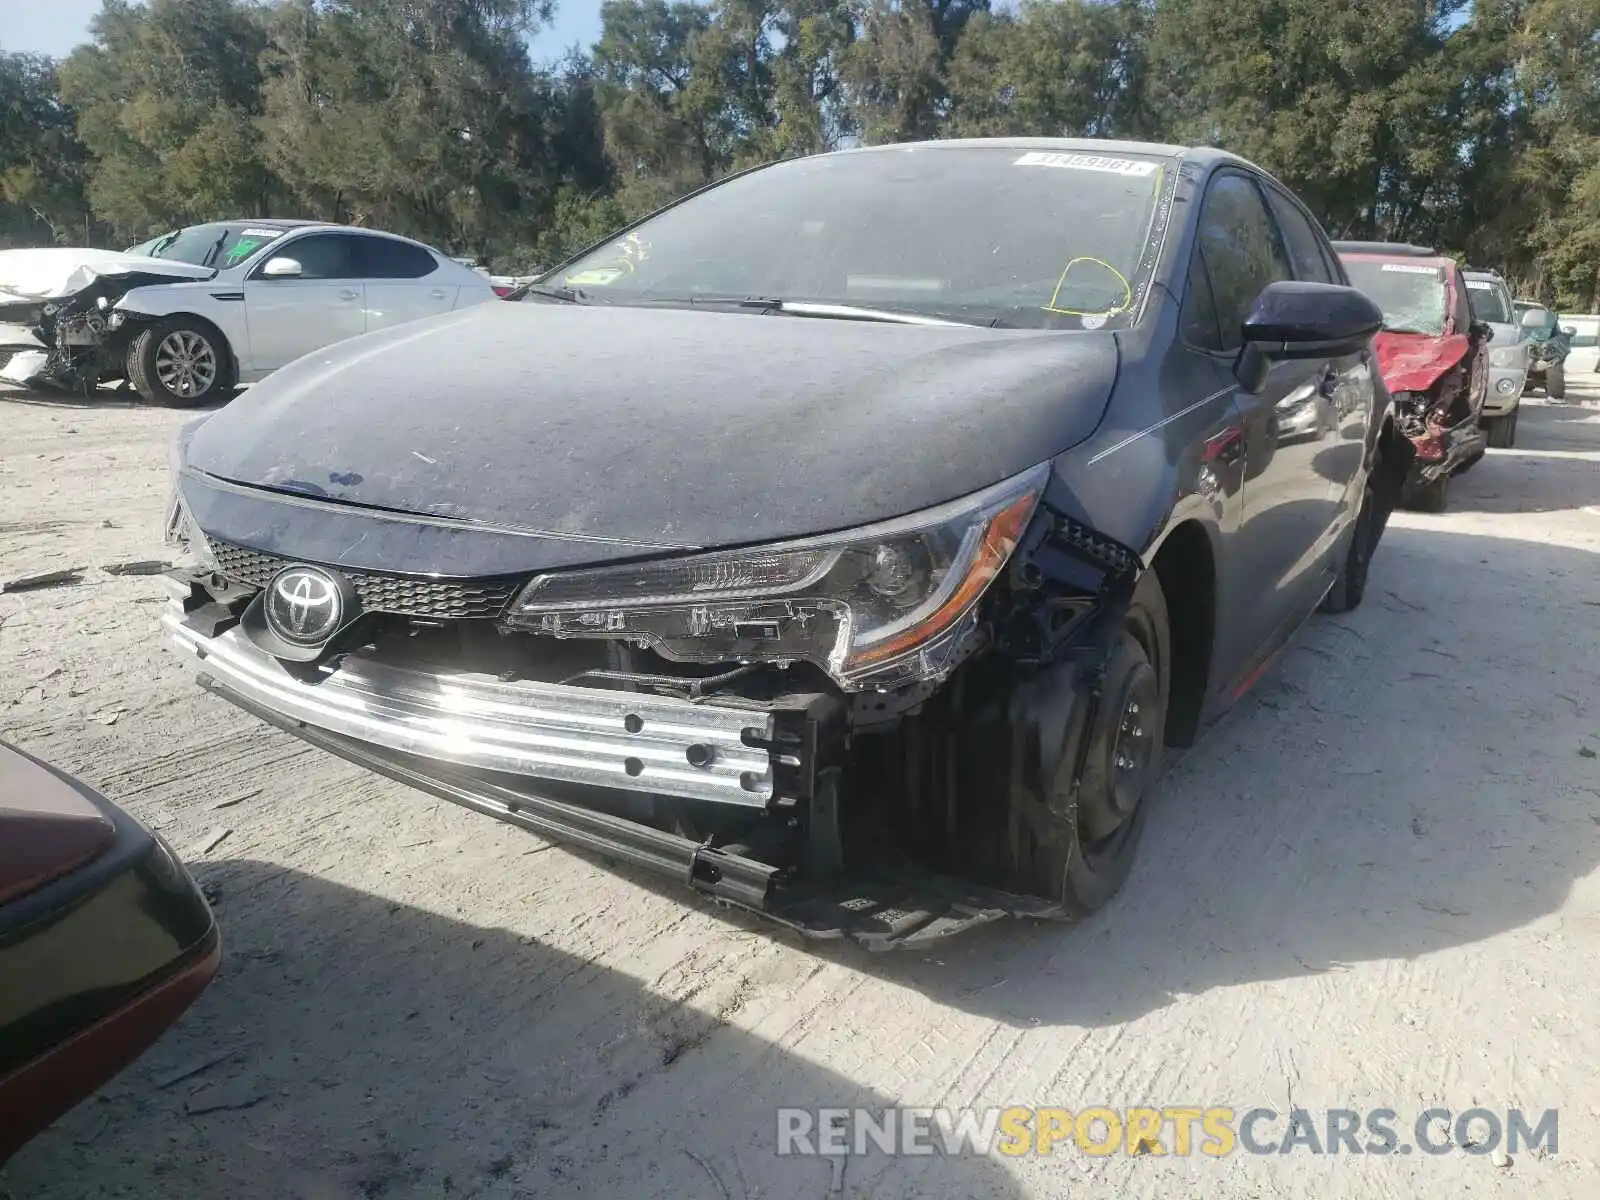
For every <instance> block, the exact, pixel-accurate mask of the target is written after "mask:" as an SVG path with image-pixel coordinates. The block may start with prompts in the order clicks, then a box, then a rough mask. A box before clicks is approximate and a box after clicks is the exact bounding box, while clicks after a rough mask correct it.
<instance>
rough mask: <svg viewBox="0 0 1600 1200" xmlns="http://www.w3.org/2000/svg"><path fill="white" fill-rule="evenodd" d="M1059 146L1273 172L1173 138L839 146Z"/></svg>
mask: <svg viewBox="0 0 1600 1200" xmlns="http://www.w3.org/2000/svg"><path fill="white" fill-rule="evenodd" d="M913 148H915V149H918V150H921V149H933V150H974V149H977V150H982V149H1013V150H1055V151H1061V152H1065V153H1069V154H1146V155H1150V156H1151V157H1155V158H1176V159H1181V160H1183V161H1184V162H1191V163H1194V164H1196V165H1197V166H1202V167H1209V166H1213V165H1217V164H1221V163H1231V164H1234V165H1236V166H1243V167H1249V168H1250V169H1251V170H1253V171H1258V172H1260V173H1261V174H1263V175H1270V174H1271V172H1269V171H1267V170H1266V169H1265V168H1263V167H1259V166H1257V165H1256V164H1255V163H1252V162H1250V161H1249V160H1248V159H1244V158H1240V157H1239V156H1238V155H1237V154H1230V153H1229V152H1228V151H1226V150H1219V149H1217V148H1216V147H1215V146H1180V145H1177V144H1175V143H1172V142H1134V141H1123V140H1120V139H1116V138H1066V137H986V138H938V139H936V140H932V141H921V142H891V143H888V144H886V145H881V146H857V147H854V148H852V149H849V150H839V151H835V152H834V153H837V154H876V153H881V152H883V151H886V150H901V151H903V150H909V149H913Z"/></svg>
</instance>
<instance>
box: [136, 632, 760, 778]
mask: <svg viewBox="0 0 1600 1200" xmlns="http://www.w3.org/2000/svg"><path fill="white" fill-rule="evenodd" d="M161 623H162V626H163V627H164V628H165V630H166V632H167V634H168V636H169V637H170V638H171V640H172V642H173V644H174V645H175V646H176V647H177V648H178V649H179V650H180V651H182V652H183V653H184V655H185V657H186V658H188V659H190V660H191V661H194V662H195V664H196V666H197V669H199V670H202V671H204V672H205V673H206V674H208V675H210V676H212V677H213V678H215V679H217V680H218V681H220V682H222V683H224V684H226V685H227V687H228V689H229V691H231V692H235V693H237V694H239V695H241V696H243V697H245V698H247V699H250V700H252V701H254V702H255V703H256V704H257V705H258V706H260V707H261V708H264V709H266V710H270V711H272V712H277V713H281V714H283V715H284V716H285V717H288V718H289V719H291V720H295V721H303V722H305V723H306V724H308V725H314V726H317V727H319V728H321V729H326V730H328V731H329V732H332V733H339V734H344V735H347V736H349V737H352V738H356V739H358V740H360V741H363V742H369V743H372V744H374V745H377V746H382V747H384V748H385V749H388V750H396V751H400V752H401V753H405V754H415V755H419V756H421V757H424V758H430V759H438V760H441V761H444V762H449V763H455V764H457V765H460V766H464V767H476V768H480V769H482V770H487V771H503V772H506V773H508V774H512V775H524V776H531V777H533V778H536V779H550V780H557V781H560V782H563V783H575V784H584V785H588V786H591V787H605V788H617V789H621V790H623V791H634V792H650V793H654V794H657V795H663V796H676V797H680V798H683V799H690V800H710V801H716V802H720V803H723V804H734V805H740V806H743V807H747V808H755V809H761V808H765V807H766V806H767V803H768V802H769V801H770V800H771V799H772V798H773V794H774V770H773V752H772V751H771V750H770V749H769V747H770V746H772V745H773V737H774V732H775V727H776V719H775V718H774V716H773V714H772V713H770V712H765V711H761V710H756V709H749V710H747V709H740V708H733V707H730V706H727V705H717V704H707V703H693V702H691V701H688V700H680V699H677V698H674V697H669V696H657V695H652V694H648V693H641V692H625V691H617V690H613V689H609V688H597V687H580V686H572V685H564V684H555V683H536V682H531V681H522V680H518V681H515V682H507V681H504V680H500V679H496V678H494V677H493V676H490V675H482V674H469V673H450V672H439V673H434V672H430V671H424V670H416V669H413V668H409V667H401V666H395V665H392V664H390V663H386V662H379V661H376V660H375V659H374V658H372V657H370V656H366V655H363V654H360V653H350V654H346V655H345V656H344V657H343V659H342V660H341V661H340V662H339V665H338V667H337V669H334V670H326V669H323V670H321V671H320V673H319V674H318V675H317V676H314V677H312V678H307V677H306V676H305V675H303V674H299V673H291V672H290V671H289V670H287V669H286V668H285V667H284V665H283V664H282V663H280V662H279V661H278V660H277V659H275V658H273V657H272V656H271V655H269V654H267V653H266V652H265V651H263V650H260V649H258V648H257V647H256V646H255V644H254V643H253V642H251V641H250V640H249V638H247V637H246V636H245V635H244V633H243V632H242V630H240V629H239V628H238V627H234V628H232V629H229V630H227V631H226V632H224V633H221V634H218V635H216V636H214V637H212V636H207V635H206V634H205V633H203V632H201V631H200V630H198V629H196V628H193V627H191V626H190V625H189V624H188V623H187V622H186V621H185V615H184V612H183V609H182V605H181V603H172V604H169V605H168V607H167V611H166V612H165V613H164V614H163V616H162V618H161Z"/></svg>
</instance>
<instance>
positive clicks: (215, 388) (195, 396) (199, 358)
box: [127, 317, 233, 408]
mask: <svg viewBox="0 0 1600 1200" xmlns="http://www.w3.org/2000/svg"><path fill="white" fill-rule="evenodd" d="M232 367H233V359H232V356H231V355H230V354H229V352H228V347H227V343H225V342H224V341H223V340H222V337H221V335H220V334H218V333H217V331H216V330H215V329H214V328H212V327H211V326H209V325H207V324H206V323H205V322H203V321H199V320H196V319H195V318H193V317H169V318H167V319H166V320H165V321H161V322H158V323H157V324H154V325H151V326H150V327H149V328H148V329H143V330H141V331H140V332H139V335H138V336H137V337H135V338H134V339H133V342H132V344H131V345H129V347H128V363H127V374H128V381H129V382H130V383H132V384H133V386H134V387H135V388H136V389H138V392H139V394H140V395H141V396H143V397H144V398H145V399H146V400H149V401H150V402H151V403H153V404H169V405H173V406H175V407H178V408H191V407H194V406H195V405H199V404H206V403H208V402H210V401H212V400H216V399H219V398H220V397H221V395H222V393H223V392H225V391H226V390H227V389H228V388H230V387H231V386H232Z"/></svg>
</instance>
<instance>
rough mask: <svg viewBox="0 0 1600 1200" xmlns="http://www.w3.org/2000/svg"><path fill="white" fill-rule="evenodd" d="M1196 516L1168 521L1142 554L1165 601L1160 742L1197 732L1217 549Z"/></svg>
mask: <svg viewBox="0 0 1600 1200" xmlns="http://www.w3.org/2000/svg"><path fill="white" fill-rule="evenodd" d="M1215 539H1216V533H1215V530H1214V528H1213V527H1212V526H1210V525H1208V524H1207V523H1205V522H1203V521H1201V520H1199V519H1198V518H1194V517H1191V518H1188V519H1186V520H1182V521H1179V522H1177V523H1176V524H1174V525H1173V526H1172V527H1171V528H1170V529H1168V530H1167V531H1166V532H1165V533H1164V534H1163V535H1162V537H1161V539H1160V541H1159V542H1158V543H1157V544H1156V545H1155V546H1153V547H1152V549H1151V551H1150V553H1149V554H1148V555H1147V556H1146V559H1147V561H1148V562H1149V564H1150V565H1149V567H1148V570H1151V571H1154V572H1155V576H1156V580H1157V582H1159V583H1160V584H1161V592H1162V596H1163V597H1164V599H1165V600H1166V604H1167V640H1168V653H1169V655H1170V658H1171V683H1170V691H1169V694H1168V698H1167V728H1166V743H1167V744H1168V745H1169V746H1188V745H1191V744H1192V743H1193V742H1194V739H1195V738H1196V737H1197V736H1198V734H1199V732H1200V725H1201V720H1202V717H1203V714H1204V710H1205V701H1206V696H1207V693H1208V691H1209V686H1210V680H1211V662H1212V651H1213V648H1214V646H1215V642H1216V629H1217V558H1218V555H1217V548H1216V545H1215Z"/></svg>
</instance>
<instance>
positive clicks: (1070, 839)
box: [1008, 571, 1170, 918]
mask: <svg viewBox="0 0 1600 1200" xmlns="http://www.w3.org/2000/svg"><path fill="white" fill-rule="evenodd" d="M1168 631H1169V625H1168V619H1167V604H1166V597H1165V596H1164V595H1163V594H1162V591H1161V584H1160V581H1159V580H1158V579H1157V578H1156V576H1155V573H1154V572H1153V571H1146V572H1145V573H1144V575H1143V576H1142V577H1141V578H1140V580H1139V583H1138V586H1137V588H1136V589H1135V591H1134V595H1133V598H1132V601H1131V602H1130V604H1129V606H1128V612H1127V615H1126V616H1125V617H1124V619H1123V625H1122V631H1121V634H1120V636H1119V637H1118V640H1117V644H1116V645H1115V646H1114V647H1113V648H1112V649H1111V656H1110V661H1109V663H1108V665H1107V668H1106V672H1105V677H1104V680H1103V682H1102V685H1101V688H1100V699H1099V702H1098V704H1097V706H1096V711H1095V713H1094V716H1093V718H1092V722H1091V724H1090V726H1089V728H1088V729H1087V730H1085V731H1084V732H1085V735H1086V736H1087V738H1088V750H1087V754H1086V756H1085V758H1084V766H1083V773H1082V775H1081V777H1078V776H1077V774H1076V773H1077V765H1078V754H1077V752H1076V751H1077V747H1078V745H1079V741H1078V739H1077V738H1075V737H1073V736H1072V730H1073V729H1074V728H1075V726H1076V725H1077V724H1078V722H1080V721H1081V720H1082V718H1083V716H1084V715H1086V714H1082V713H1079V712H1077V711H1072V712H1070V713H1069V714H1068V717H1067V720H1066V721H1064V722H1055V721H1049V722H1041V724H1040V727H1039V728H1038V736H1039V738H1040V744H1039V746H1038V750H1039V753H1040V758H1041V762H1040V767H1041V768H1042V769H1040V770H1039V771H1038V772H1037V774H1035V773H1033V772H1028V773H1027V774H1026V775H1023V776H1022V777H1013V778H1012V780H1011V787H1010V797H1009V802H1010V803H1009V808H1010V812H1009V814H1008V816H1009V819H1008V825H1009V827H1010V829H1011V831H1012V834H1011V838H1010V839H1009V840H1010V843H1011V854H1012V855H1013V858H1012V862H1011V864H1010V871H1009V872H1008V874H1010V875H1011V877H1012V878H1011V885H1012V887H1013V888H1014V889H1015V890H1018V891H1024V892H1029V893H1031V894H1033V895H1037V896H1043V897H1046V898H1047V899H1050V900H1053V901H1054V902H1055V903H1057V904H1058V905H1059V906H1060V907H1061V909H1062V910H1063V912H1064V914H1065V915H1066V916H1069V917H1078V918H1081V917H1087V916H1088V915H1090V914H1091V913H1093V912H1094V911H1096V910H1097V909H1099V908H1101V907H1102V906H1103V905H1104V904H1105V903H1106V902H1107V901H1109V900H1110V899H1111V897H1112V896H1114V895H1116V893H1117V891H1118V889H1120V888H1121V887H1122V884H1123V882H1124V881H1125V880H1126V879H1127V877H1128V872H1129V871H1130V870H1132V868H1133V859H1134V852H1135V851H1136V850H1137V848H1138V845H1139V838H1140V834H1141V833H1142V832H1143V829H1144V820H1145V814H1146V812H1147V810H1148V808H1149V797H1150V795H1151V793H1152V792H1153V791H1154V785H1155V782H1156V780H1157V779H1158V778H1159V777H1160V773H1161V759H1162V751H1163V749H1164V746H1165V726H1166V720H1167V697H1168V692H1169V688H1170V664H1169V659H1168V645H1169V641H1168V639H1169V632H1168ZM1062 686H1064V685H1062ZM1087 703H1088V701H1087V700H1086V699H1084V698H1083V697H1081V696H1079V697H1076V698H1075V699H1074V700H1073V701H1072V703H1071V705H1070V706H1069V707H1071V708H1072V709H1074V710H1075V709H1076V706H1079V705H1084V704H1087ZM1036 707H1037V708H1038V709H1039V710H1041V711H1048V710H1049V707H1050V706H1049V705H1048V704H1042V705H1038V706H1036ZM1047 737H1048V738H1050V740H1049V741H1045V739H1046V738H1047Z"/></svg>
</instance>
